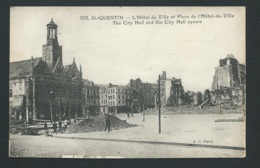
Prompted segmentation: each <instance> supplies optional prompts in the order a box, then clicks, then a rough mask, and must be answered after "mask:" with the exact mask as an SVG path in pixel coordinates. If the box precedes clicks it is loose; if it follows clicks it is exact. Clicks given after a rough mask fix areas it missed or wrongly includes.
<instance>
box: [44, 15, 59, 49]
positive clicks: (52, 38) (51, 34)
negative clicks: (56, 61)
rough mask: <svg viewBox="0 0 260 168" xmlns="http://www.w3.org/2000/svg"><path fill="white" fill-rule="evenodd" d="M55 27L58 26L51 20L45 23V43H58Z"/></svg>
mask: <svg viewBox="0 0 260 168" xmlns="http://www.w3.org/2000/svg"><path fill="white" fill-rule="evenodd" d="M57 28H58V26H57V25H56V24H55V23H54V22H53V19H52V18H51V21H50V23H49V24H47V44H57V45H58V36H57Z"/></svg>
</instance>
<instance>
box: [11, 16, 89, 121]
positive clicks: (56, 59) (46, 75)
mask: <svg viewBox="0 0 260 168" xmlns="http://www.w3.org/2000/svg"><path fill="white" fill-rule="evenodd" d="M57 27H58V26H57V25H56V24H55V23H54V22H53V20H51V22H50V23H49V24H47V42H46V44H45V45H43V46H42V57H39V58H33V57H32V58H31V59H29V60H23V61H18V62H11V63H10V75H9V81H10V87H9V99H10V116H11V117H12V119H13V120H18V119H26V121H27V122H29V123H32V122H33V120H57V119H59V118H63V119H64V118H67V119H69V118H73V117H76V116H82V111H83V110H84V108H83V103H84V101H83V99H84V95H83V82H82V70H81V66H80V69H78V67H77V65H76V62H75V59H73V62H72V64H70V65H66V66H63V62H62V57H63V55H62V46H60V45H59V43H58V36H57Z"/></svg>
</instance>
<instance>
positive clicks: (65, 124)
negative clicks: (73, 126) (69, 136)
mask: <svg viewBox="0 0 260 168" xmlns="http://www.w3.org/2000/svg"><path fill="white" fill-rule="evenodd" d="M67 125H68V121H67V120H66V119H65V120H64V127H65V130H66V129H67Z"/></svg>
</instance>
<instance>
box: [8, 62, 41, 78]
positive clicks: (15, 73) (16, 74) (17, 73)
mask: <svg viewBox="0 0 260 168" xmlns="http://www.w3.org/2000/svg"><path fill="white" fill-rule="evenodd" d="M40 59H41V57H39V58H33V64H34V67H35V66H36V65H37V63H38V62H39V60H40ZM30 71H31V59H28V60H23V61H17V62H10V67H9V78H23V77H25V76H26V75H29V74H30Z"/></svg>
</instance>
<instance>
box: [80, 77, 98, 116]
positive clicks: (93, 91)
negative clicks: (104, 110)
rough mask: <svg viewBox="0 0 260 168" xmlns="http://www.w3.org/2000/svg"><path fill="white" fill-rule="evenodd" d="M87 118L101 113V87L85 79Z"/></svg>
mask: <svg viewBox="0 0 260 168" xmlns="http://www.w3.org/2000/svg"><path fill="white" fill-rule="evenodd" d="M83 81H84V95H85V103H84V106H85V114H84V115H85V116H94V115H97V114H99V112H100V95H99V89H100V87H99V86H97V85H95V84H94V82H92V81H89V80H86V79H84V80H83Z"/></svg>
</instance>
